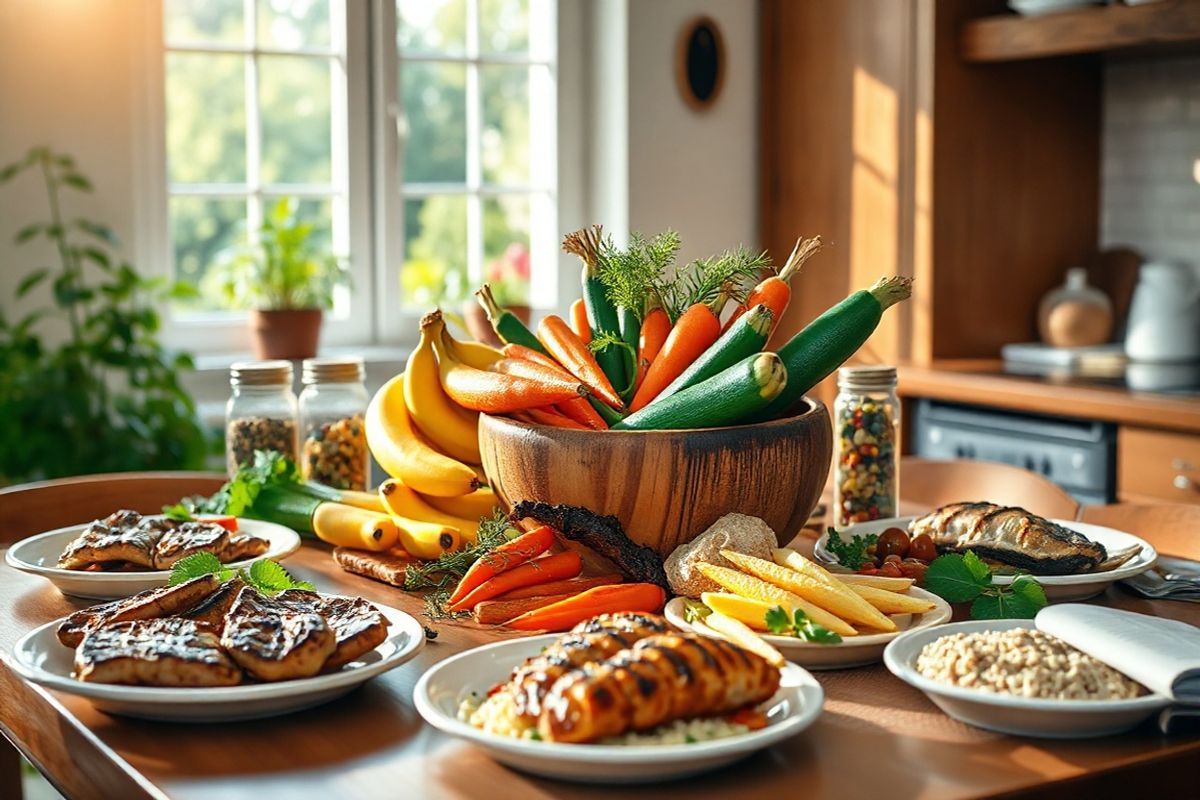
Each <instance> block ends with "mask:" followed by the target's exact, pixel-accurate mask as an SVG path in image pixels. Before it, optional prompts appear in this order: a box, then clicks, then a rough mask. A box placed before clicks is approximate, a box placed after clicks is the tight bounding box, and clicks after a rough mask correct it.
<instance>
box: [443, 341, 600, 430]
mask: <svg viewBox="0 0 1200 800" xmlns="http://www.w3.org/2000/svg"><path fill="white" fill-rule="evenodd" d="M433 348H434V352H435V353H437V357H438V373H439V375H440V377H441V379H442V386H443V387H444V388H445V390H446V394H448V395H450V399H452V400H453V401H454V402H456V403H458V404H459V405H460V406H462V407H463V408H469V409H471V410H473V411H487V412H490V413H494V414H503V413H505V412H508V411H520V410H523V409H526V408H536V407H539V406H549V405H554V404H555V403H557V402H560V401H562V400H570V399H571V398H573V397H580V396H582V395H586V394H587V387H586V386H584V385H583V384H582V383H574V382H572V381H569V380H566V379H564V378H561V377H559V376H557V375H553V374H550V373H549V372H547V373H546V374H544V375H542V376H541V377H536V378H529V377H523V376H519V375H506V374H504V373H502V372H493V371H490V370H482V369H475V368H474V367H469V366H467V365H466V364H463V363H461V362H459V361H456V360H455V359H454V357H453V356H452V355H451V353H450V350H449V348H448V347H447V346H446V344H445V341H444V340H441V339H435V340H434V344H433Z"/></svg>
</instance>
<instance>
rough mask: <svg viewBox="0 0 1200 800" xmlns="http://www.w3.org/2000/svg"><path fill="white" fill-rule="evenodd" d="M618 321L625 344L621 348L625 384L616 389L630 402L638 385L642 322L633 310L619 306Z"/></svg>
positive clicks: (622, 397) (623, 398)
mask: <svg viewBox="0 0 1200 800" xmlns="http://www.w3.org/2000/svg"><path fill="white" fill-rule="evenodd" d="M617 321H618V322H619V324H620V326H621V340H622V341H624V342H625V347H622V348H621V360H622V362H623V366H624V373H625V384H624V385H623V386H621V387H614V388H616V389H617V393H618V394H620V395H621V399H622V400H625V401H628V400H629V398H631V397H633V389H634V386H635V385H636V384H637V352H638V342H639V340H640V339H641V336H642V320H641V317H639V316H638V315H637V312H635V311H634V310H633V309H631V308H625V307H624V306H618V307H617Z"/></svg>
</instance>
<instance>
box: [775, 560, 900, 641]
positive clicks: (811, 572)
mask: <svg viewBox="0 0 1200 800" xmlns="http://www.w3.org/2000/svg"><path fill="white" fill-rule="evenodd" d="M771 557H772V558H773V559H775V563H776V564H778V565H779V566H781V567H786V568H788V569H791V570H794V571H795V572H798V573H800V574H802V575H807V576H809V577H810V578H813V579H815V580H820V581H822V582H823V583H826V584H829V585H830V586H832V587H834V588H835V589H836V590H837V591H838V592H839V593H841V595H842V596H843V597H846V596H851V597H853V598H854V599H853V600H852V601H850V602H852V603H854V604H855V606H856V607H857V608H858V609H859V610H860V612H861V613H862V614H863V615H864V618H862V619H853V618H851V617H848V616H846V615H845V614H842V615H841V616H843V617H845V618H846V619H849V620H851V621H852V622H855V623H857V625H855V627H859V626H862V625H865V626H867V627H869V628H873V629H875V630H881V631H889V632H890V631H894V630H896V623H895V620H890V619H888V618H887V617H886V616H884V615H883V614H881V613H880V612H879V611H878V610H876V608H875V607H874V606H872V605H871V604H870V603H868V602H867V601H866V600H863V599H862V598H861V597H859V596H858V595H857V594H855V593H854V592H852V591H851V590H850V587H849V586H847V585H846V584H845V583H843V582H842V581H840V580H838V578H839V577H840V576H837V575H834V574H833V573H831V572H829V570H827V569H825V568H824V567H822V566H821V565H820V564H818V563H816V562H815V561H811V560H809V559H807V558H805V557H804V556H803V555H801V554H800V553H797V552H796V551H795V550H792V549H791V548H790V547H778V548H776V549H775V550H772V551H771ZM809 599H810V600H812V599H813V598H809ZM814 602H815V600H814ZM859 604H861V605H859ZM862 606H866V607H867V608H868V609H870V611H866V610H865V609H863V608H862Z"/></svg>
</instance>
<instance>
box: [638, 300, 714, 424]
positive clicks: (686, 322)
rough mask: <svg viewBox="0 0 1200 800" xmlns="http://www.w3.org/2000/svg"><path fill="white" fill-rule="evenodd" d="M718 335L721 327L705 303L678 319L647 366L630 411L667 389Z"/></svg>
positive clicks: (695, 306)
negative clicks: (656, 354)
mask: <svg viewBox="0 0 1200 800" xmlns="http://www.w3.org/2000/svg"><path fill="white" fill-rule="evenodd" d="M720 335H721V323H720V321H719V320H718V319H717V316H716V314H714V313H713V311H712V309H711V308H709V307H708V305H707V304H705V303H696V304H694V305H693V306H692V307H691V308H689V309H688V310H687V311H685V312H683V314H682V315H680V317H679V319H678V320H676V321H675V327H674V328H672V329H671V334H670V335H669V336H667V340H666V342H664V343H663V346H662V350H660V351H659V353H658V357H657V358H655V359H654V361H653V362H652V363H651V364H650V369H649V370H647V372H646V379H645V380H644V381H642V385H641V387H639V388H638V390H637V393H636V394H634V396H633V403H632V404H631V405H630V406H629V410H630V411H638V410H639V409H642V408H644V407H645V406H647V405H648V404H649V403H650V401H651V400H653V399H654V398H656V397H658V395H659V393H660V392H661V391H662V390H663V389H665V388H667V386H668V385H669V384H670V383H671V381H673V380H675V379H676V378H678V377H679V376H680V374H682V373H683V371H684V370H685V369H687V368H688V367H689V366H691V363H692V362H693V361H695V360H696V359H697V358H698V357H699V356H700V354H701V353H703V352H704V351H705V350H707V349H708V348H709V347H710V346H711V345H712V343H713V342H715V341H716V340H717V337H718V336H720Z"/></svg>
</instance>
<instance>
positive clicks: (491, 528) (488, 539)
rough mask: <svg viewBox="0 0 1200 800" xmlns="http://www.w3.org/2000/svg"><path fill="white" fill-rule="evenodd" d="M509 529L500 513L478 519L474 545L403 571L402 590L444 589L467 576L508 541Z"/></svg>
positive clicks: (505, 518) (506, 518)
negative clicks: (482, 560)
mask: <svg viewBox="0 0 1200 800" xmlns="http://www.w3.org/2000/svg"><path fill="white" fill-rule="evenodd" d="M510 530H512V525H510V524H509V521H508V517H506V516H505V515H504V513H503V512H501V511H496V512H495V513H494V514H493V515H492V516H491V517H489V518H487V519H483V520H480V522H479V534H478V535H477V536H476V537H475V544H472V545H467V546H466V547H464V548H462V549H461V550H458V551H456V552H454V553H445V554H443V555H441V556H439V557H438V558H436V559H434V560H433V561H428V562H426V563H424V564H421V565H420V566H411V567H409V568H408V569H406V570H405V571H404V590H405V591H407V592H415V591H419V590H421V589H445V588H447V587H448V586H449V585H450V584H451V583H453V582H454V581H457V580H458V579H460V578H461V577H462V576H463V575H465V574H467V570H468V569H470V568H471V565H472V564H474V563H475V562H476V561H478V560H479V559H480V558H482V557H483V556H485V555H487V554H488V553H490V552H492V551H493V550H495V549H496V548H497V547H499V546H500V545H502V544H504V543H505V542H506V541H508V539H509V536H508V532H509V531H510Z"/></svg>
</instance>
